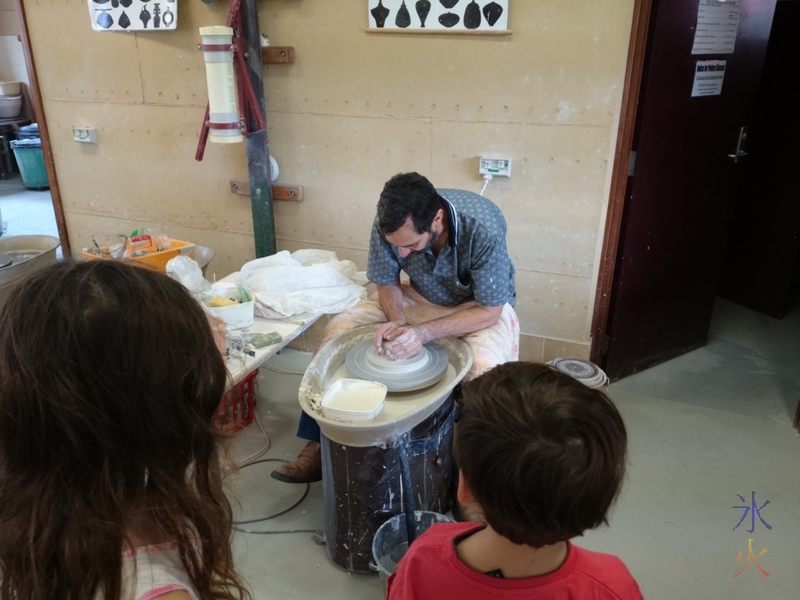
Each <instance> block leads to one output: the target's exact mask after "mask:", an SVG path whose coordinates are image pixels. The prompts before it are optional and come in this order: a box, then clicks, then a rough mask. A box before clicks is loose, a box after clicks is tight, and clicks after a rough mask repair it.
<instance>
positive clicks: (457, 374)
mask: <svg viewBox="0 0 800 600" xmlns="http://www.w3.org/2000/svg"><path fill="white" fill-rule="evenodd" d="M379 327H380V324H378V325H365V326H363V327H358V328H356V329H352V330H350V331H347V332H345V333H343V334H342V335H340V336H338V337H336V338H334V339H332V340H329V341H328V342H326V343H325V344H324V345H323V346H322V347H321V348H320V349H319V350H318V351H317V353H316V354H315V355H314V358H312V359H311V362H310V363H309V365H308V368H307V369H306V372H305V374H304V375H303V380H302V381H301V382H300V390H299V393H298V399H299V401H300V407H301V408H302V409H303V411H305V413H306V414H308V415H309V416H310V417H312V418H313V419H314V420H316V422H317V423H318V424H319V427H320V429H321V430H322V432H323V433H324V434H325V435H326V436H327V437H328V439H330V440H331V441H332V442H336V443H339V444H344V445H346V446H357V447H358V446H360V447H365V446H384V445H387V444H389V443H391V441H392V440H393V439H394V438H396V437H397V436H399V435H401V434H403V433H406V432H408V431H409V430H411V429H413V428H414V427H416V426H417V425H419V424H420V423H421V422H422V421H424V420H425V419H426V418H428V417H429V416H430V415H431V414H433V412H434V411H435V410H436V409H437V408H439V406H441V404H442V402H444V401H445V400H446V399H447V398H448V397H449V396H450V393H451V392H452V391H453V388H454V387H455V386H456V384H457V383H458V382H459V381H461V380H462V379H463V378H464V376H465V375H466V374H467V372H468V371H469V369H470V367H471V366H472V349H471V348H470V347H469V344H467V343H466V342H465V341H464V340H462V339H459V338H449V339H444V340H437V341H436V342H435V343H437V344H439V346H441V347H442V348H443V349H444V350H445V352H447V355H448V357H449V359H450V364H449V365H448V366H447V372H446V374H445V376H444V378H443V379H442V380H441V381H439V382H438V383H436V384H434V385H432V386H431V387H428V388H425V389H422V390H415V391H410V392H390V393H389V394H387V395H386V401H385V402H384V406H383V411H382V412H381V414H380V415H378V417H377V418H376V419H375V420H374V421H369V422H362V423H340V422H337V421H335V420H333V419H329V418H326V417H325V416H323V414H322V397H323V396H324V395H325V391H326V390H327V389H328V388H329V387H330V386H331V385H332V384H333V383H334V382H335V381H338V380H339V379H343V378H349V377H352V376H353V375H352V374H351V373H350V371H349V370H348V369H347V366H346V365H345V359H346V357H347V352H348V351H349V350H350V348H352V347H353V346H355V345H356V344H358V343H359V342H362V341H364V340H367V339H372V338H373V337H374V336H375V332H376V331H378V328H379Z"/></svg>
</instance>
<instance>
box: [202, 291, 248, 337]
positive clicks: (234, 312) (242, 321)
mask: <svg viewBox="0 0 800 600" xmlns="http://www.w3.org/2000/svg"><path fill="white" fill-rule="evenodd" d="M245 291H246V292H247V294H248V297H249V300H248V299H247V298H242V295H241V294H240V293H239V288H238V287H237V286H235V285H233V284H231V283H215V284H214V285H212V286H211V292H210V296H209V299H210V298H211V297H213V296H222V297H223V298H231V299H234V300H241V302H240V303H237V304H231V305H230V306H209V305H208V302H206V303H205V304H206V310H207V311H208V312H210V313H211V314H212V315H214V316H215V317H218V318H220V319H222V320H223V321H225V323H227V324H228V327H230V328H232V329H242V328H243V327H250V325H252V324H253V319H254V318H255V306H256V303H255V300H253V295H252V294H251V293H250V292H249V291H247V290H245Z"/></svg>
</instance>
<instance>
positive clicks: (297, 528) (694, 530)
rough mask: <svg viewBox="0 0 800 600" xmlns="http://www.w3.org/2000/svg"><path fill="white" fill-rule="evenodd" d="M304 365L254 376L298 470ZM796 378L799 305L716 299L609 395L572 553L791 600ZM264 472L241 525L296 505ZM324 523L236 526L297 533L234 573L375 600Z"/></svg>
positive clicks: (35, 227)
mask: <svg viewBox="0 0 800 600" xmlns="http://www.w3.org/2000/svg"><path fill="white" fill-rule="evenodd" d="M0 210H1V211H2V219H3V220H5V221H6V223H7V226H8V227H7V231H6V235H21V234H30V233H44V234H48V235H57V234H56V227H55V219H54V217H53V215H52V207H51V205H50V195H49V193H48V192H46V191H45V192H35V191H31V190H26V189H25V188H24V187H23V186H22V184H21V182H20V181H19V179H18V175H17V176H16V178H12V179H10V180H8V181H0ZM303 347H311V343H305V344H303ZM309 360H310V355H309V354H307V353H304V352H298V351H292V350H287V351H284V352H283V353H281V354H280V355H278V356H276V357H274V358H273V359H272V360H271V361H270V362H269V363H268V365H267V366H266V367H265V368H263V369H262V371H261V374H260V375H259V377H258V381H259V384H260V385H259V392H258V400H257V405H256V408H257V412H258V415H259V417H260V421H261V423H262V424H263V426H264V428H265V429H266V431H267V433H268V435H269V437H270V438H271V447H270V448H269V450H268V451H267V452H266V454H264V456H263V458H265V459H269V460H270V461H275V460H281V459H288V460H291V459H293V458H294V456H295V455H296V453H297V452H298V450H299V449H300V448H301V447H302V442H300V441H299V440H297V439H296V438H295V437H294V431H295V427H296V419H297V416H298V415H299V412H300V409H299V406H298V404H297V388H298V385H299V382H300V379H301V374H302V372H303V370H304V369H305V367H306V365H307V364H308V362H309ZM798 364H800V306H796V307H795V309H794V310H793V311H792V312H791V313H790V314H789V315H788V316H787V317H785V318H784V319H782V320H780V321H777V320H775V319H771V318H769V317H765V316H763V315H759V314H757V313H754V312H752V311H750V310H747V309H744V308H742V307H739V306H737V305H735V304H732V303H730V302H727V301H724V300H719V301H718V303H717V307H716V310H715V313H714V321H713V323H712V327H711V334H710V339H709V343H708V345H707V346H705V347H704V348H701V349H698V350H695V351H693V352H690V353H688V354H686V355H684V356H681V357H679V358H676V359H674V360H671V361H669V362H667V363H664V364H662V365H659V366H657V367H653V368H651V369H648V370H646V371H644V372H642V373H639V374H637V375H634V376H632V377H628V378H626V379H623V380H621V381H618V382H615V383H613V384H611V387H610V390H609V393H610V395H611V397H612V398H613V399H614V400H615V401H616V403H617V405H618V406H619V408H620V410H621V412H622V414H623V416H624V418H625V420H626V423H627V426H628V432H629V438H630V467H629V471H628V478H627V481H626V483H625V487H624V489H623V492H622V495H621V497H620V499H619V501H618V503H617V505H616V507H615V509H614V511H613V513H612V514H611V517H610V524H609V526H608V527H603V528H601V529H599V530H596V531H592V532H589V533H588V534H587V535H586V536H584V538H582V539H580V540H578V541H577V543H578V544H579V545H583V546H586V547H588V548H591V549H595V550H600V551H605V552H610V553H613V554H617V555H619V556H620V557H621V558H622V559H623V560H624V561H625V562H626V564H627V565H628V567H629V568H630V570H631V572H632V573H633V575H634V576H635V577H636V578H637V580H638V581H639V584H640V586H641V588H642V591H643V593H644V596H645V597H646V598H648V599H649V600H662V599H663V600H674V599H675V598H691V599H693V600H703V599H718V598H719V599H723V598H724V599H728V598H752V599H756V598H764V599H769V600H784V599H786V600H789V599H794V598H797V596H798V590H800V569H798V559H799V558H800V535H798V531H800V474H799V473H798V470H797V464H798V463H799V462H800V435H798V434H797V432H795V431H794V430H793V429H792V427H791V418H792V416H793V414H794V410H795V407H796V406H797V402H798V399H800V368H798ZM263 445H264V437H263V434H262V433H261V431H260V430H259V429H258V427H257V424H256V423H254V424H252V425H250V426H249V427H247V428H246V429H245V430H243V431H241V432H240V433H238V434H236V435H235V437H234V438H233V439H232V441H231V449H230V452H231V456H232V457H233V458H234V459H235V460H241V459H243V458H245V457H247V456H250V455H251V454H253V453H255V452H257V451H258V450H259V449H260V448H262V447H263ZM273 467H274V462H265V463H258V464H254V465H252V466H249V467H246V468H244V469H242V470H241V471H240V472H239V473H238V474H236V475H232V476H231V480H230V483H231V488H232V492H231V497H232V499H233V500H234V504H235V509H234V510H235V513H236V516H237V519H239V520H250V519H255V518H259V517H264V516H268V515H271V514H274V513H276V512H280V511H282V510H284V509H285V508H288V507H290V506H291V505H292V504H294V503H295V502H297V501H298V500H300V498H301V496H302V495H303V493H304V491H305V486H291V485H286V484H282V483H280V482H278V481H275V480H273V479H271V478H270V477H269V472H270V471H271V470H272V468H273ZM753 497H754V498H755V502H756V505H757V506H758V507H759V508H760V517H761V519H763V522H762V521H761V520H760V519H759V518H758V515H756V514H755V513H754V512H753V511H752V510H749V511H748V512H745V509H744V508H737V507H739V506H743V507H744V506H747V507H750V506H751V502H752V500H753ZM742 499H743V500H742ZM767 501H769V504H766V505H765V504H764V503H765V502H767ZM762 507H763V508H762ZM323 515H324V507H323V501H322V487H321V484H319V483H315V484H312V485H311V486H310V489H309V494H308V496H307V497H306V498H305V499H304V500H303V501H302V502H301V503H300V504H299V505H298V506H297V507H296V508H294V509H293V510H291V511H289V512H287V513H286V514H284V515H282V516H279V517H277V518H274V519H270V520H268V521H265V522H259V523H251V524H247V525H243V526H242V527H243V528H249V529H253V530H273V531H282V532H283V531H290V532H293V533H273V534H256V533H240V532H237V533H236V534H235V535H234V540H233V543H234V548H235V555H236V561H237V565H238V568H239V570H240V571H241V573H242V574H243V576H244V577H245V579H246V580H247V582H248V583H249V585H250V586H251V587H252V590H253V592H254V597H255V598H257V599H259V600H261V599H283V598H298V599H305V598H319V597H326V598H347V599H348V600H361V599H367V598H370V599H374V600H378V599H379V598H381V597H382V596H383V584H382V582H381V581H380V579H379V578H378V577H377V576H370V575H352V574H349V573H347V572H346V571H344V570H343V569H340V568H339V567H337V566H336V565H334V564H333V563H332V562H331V561H330V560H329V559H328V557H327V554H326V550H325V547H324V546H321V545H318V544H316V543H315V542H314V539H313V537H314V536H313V532H314V531H318V530H321V529H322V528H323V518H324V516H323ZM743 516H744V517H745V518H744V519H743V521H742V522H741V524H739V525H738V526H737V523H739V520H740V519H742V517H743ZM751 517H752V518H751ZM767 525H769V526H770V527H771V529H769V528H768V527H767ZM748 530H752V532H750V531H748ZM749 539H752V540H753V542H752V549H753V555H754V556H758V558H757V561H758V566H760V567H761V568H762V569H764V571H765V572H767V573H769V577H767V576H765V575H764V574H762V572H761V571H759V570H758V568H757V565H756V563H755V562H754V559H753V558H752V557H751V559H750V562H749V563H748V562H747V557H748V540H749ZM762 550H766V552H765V553H763V554H761V553H762ZM740 552H741V559H740V561H739V562H737V556H738V555H739V553H740ZM759 555H760V556H759ZM745 565H746V569H745V570H744V572H742V573H741V575H739V576H737V577H734V575H735V574H736V573H737V572H738V571H740V570H741V569H742V568H743V567H744V566H745ZM442 597H443V598H447V593H446V591H445V590H443V591H442Z"/></svg>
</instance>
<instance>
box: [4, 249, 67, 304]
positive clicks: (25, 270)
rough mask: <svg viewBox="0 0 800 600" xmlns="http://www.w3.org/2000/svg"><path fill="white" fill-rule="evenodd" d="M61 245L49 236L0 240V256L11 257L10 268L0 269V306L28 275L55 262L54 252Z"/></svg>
mask: <svg viewBox="0 0 800 600" xmlns="http://www.w3.org/2000/svg"><path fill="white" fill-rule="evenodd" d="M60 244H61V242H60V240H59V239H58V238H57V237H52V236H49V235H11V236H3V237H2V238H0V254H7V255H9V256H11V257H12V259H13V262H12V264H11V265H10V266H8V267H4V268H2V269H0V306H1V305H2V304H3V303H4V302H5V301H6V299H7V298H8V297H9V296H10V295H11V293H12V292H13V289H14V287H15V286H16V285H17V284H18V283H19V282H20V281H22V280H23V279H25V278H26V277H27V276H28V275H31V274H32V273H34V272H35V271H37V270H39V269H41V268H43V267H46V266H47V265H50V264H52V263H54V262H56V260H57V257H56V250H58V246H59V245H60Z"/></svg>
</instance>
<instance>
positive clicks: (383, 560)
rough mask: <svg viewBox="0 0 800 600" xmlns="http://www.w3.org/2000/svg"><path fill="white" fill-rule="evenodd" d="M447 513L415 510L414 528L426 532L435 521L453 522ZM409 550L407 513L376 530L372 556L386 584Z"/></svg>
mask: <svg viewBox="0 0 800 600" xmlns="http://www.w3.org/2000/svg"><path fill="white" fill-rule="evenodd" d="M452 522H453V519H451V518H450V517H448V516H447V515H443V514H441V513H437V512H431V511H427V510H417V511H414V529H415V530H416V532H417V535H421V534H422V533H424V532H426V531H427V530H428V529H429V528H430V526H431V525H433V524H435V523H452ZM407 551H408V536H407V535H406V516H405V514H399V515H395V516H394V517H392V518H391V519H389V520H388V521H386V522H385V523H384V524H383V525H381V526H380V527H379V528H378V531H376V532H375V537H373V538H372V557H373V560H374V561H375V570H376V571H378V574H379V575H380V576H381V581H383V584H384V586H385V585H386V580H387V579H389V575H391V574H392V573H394V572H395V571H396V570H397V563H399V562H400V559H401V558H403V556H405V553H406V552H407Z"/></svg>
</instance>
